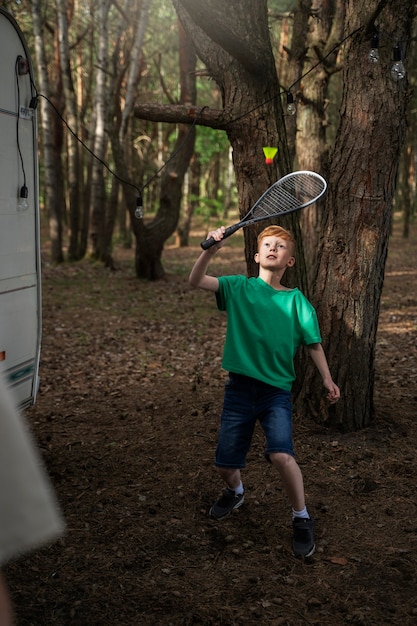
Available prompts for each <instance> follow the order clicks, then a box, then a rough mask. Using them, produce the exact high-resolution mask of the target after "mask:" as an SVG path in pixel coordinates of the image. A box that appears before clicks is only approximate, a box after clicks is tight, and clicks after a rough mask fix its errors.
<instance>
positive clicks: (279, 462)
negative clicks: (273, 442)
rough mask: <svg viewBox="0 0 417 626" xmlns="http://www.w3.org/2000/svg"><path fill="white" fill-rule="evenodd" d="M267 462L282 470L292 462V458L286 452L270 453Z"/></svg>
mask: <svg viewBox="0 0 417 626" xmlns="http://www.w3.org/2000/svg"><path fill="white" fill-rule="evenodd" d="M268 457H269V461H270V462H271V463H272V465H275V467H279V468H284V467H287V466H288V465H290V464H291V463H293V462H294V457H293V456H291V454H288V453H287V452H270V454H269V455H268Z"/></svg>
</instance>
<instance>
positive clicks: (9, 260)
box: [0, 7, 41, 407]
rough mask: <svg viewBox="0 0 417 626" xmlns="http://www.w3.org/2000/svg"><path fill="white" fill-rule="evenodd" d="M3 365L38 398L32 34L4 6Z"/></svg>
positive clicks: (0, 162) (0, 64)
mask: <svg viewBox="0 0 417 626" xmlns="http://www.w3.org/2000/svg"><path fill="white" fill-rule="evenodd" d="M0 33H1V46H2V48H1V49H2V58H1V61H0V75H1V76H2V88H1V90H0V372H1V373H2V375H4V376H5V377H6V378H7V380H8V382H9V384H10V386H11V388H12V389H13V390H14V393H15V396H16V399H17V402H18V403H19V405H20V406H21V407H27V406H29V405H31V404H33V403H34V402H35V399H36V393H37V390H38V370H39V358H40V344H41V270H40V233H39V188H38V156H37V155H38V133H37V115H36V97H35V95H36V90H35V87H34V84H33V72H32V64H31V60H30V55H29V51H28V48H27V45H26V42H25V38H24V36H23V34H22V32H21V30H20V28H19V26H18V25H17V23H16V21H15V20H14V18H13V17H12V16H11V15H10V14H9V13H8V12H7V11H6V10H5V9H3V8H1V7H0Z"/></svg>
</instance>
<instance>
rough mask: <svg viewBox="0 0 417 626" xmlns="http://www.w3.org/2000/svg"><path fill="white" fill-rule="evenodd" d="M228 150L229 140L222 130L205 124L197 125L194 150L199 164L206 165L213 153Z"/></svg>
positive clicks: (226, 152) (226, 151)
mask: <svg viewBox="0 0 417 626" xmlns="http://www.w3.org/2000/svg"><path fill="white" fill-rule="evenodd" d="M228 150H229V140H228V138H227V135H226V133H225V132H224V131H222V130H215V129H213V128H208V127H207V126H199V128H198V131H197V138H196V148H195V151H196V153H197V154H198V158H199V160H200V163H201V165H207V164H208V163H209V162H210V161H211V159H212V158H213V156H214V155H216V154H218V153H219V152H224V153H225V154H226V155H227V154H228Z"/></svg>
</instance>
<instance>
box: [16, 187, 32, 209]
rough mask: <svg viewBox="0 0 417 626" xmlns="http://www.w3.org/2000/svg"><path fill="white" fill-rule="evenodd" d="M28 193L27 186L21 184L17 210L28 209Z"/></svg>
mask: <svg viewBox="0 0 417 626" xmlns="http://www.w3.org/2000/svg"><path fill="white" fill-rule="evenodd" d="M28 195H29V192H28V188H27V187H26V185H23V187H21V188H20V192H19V197H18V199H17V210H18V211H27V210H28V208H29V203H28Z"/></svg>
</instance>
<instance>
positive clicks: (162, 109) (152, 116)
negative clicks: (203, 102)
mask: <svg viewBox="0 0 417 626" xmlns="http://www.w3.org/2000/svg"><path fill="white" fill-rule="evenodd" d="M134 111H135V117H137V118H138V119H141V120H149V121H151V122H167V123H170V124H193V123H196V124H198V125H199V126H208V127H210V128H216V129H218V130H226V128H227V126H228V123H229V122H230V119H229V118H227V117H226V116H225V113H224V112H223V111H219V110H218V109H209V108H208V107H203V108H199V107H196V106H189V105H183V104H170V105H164V104H138V105H136V106H135V109H134ZM196 118H197V119H196Z"/></svg>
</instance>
